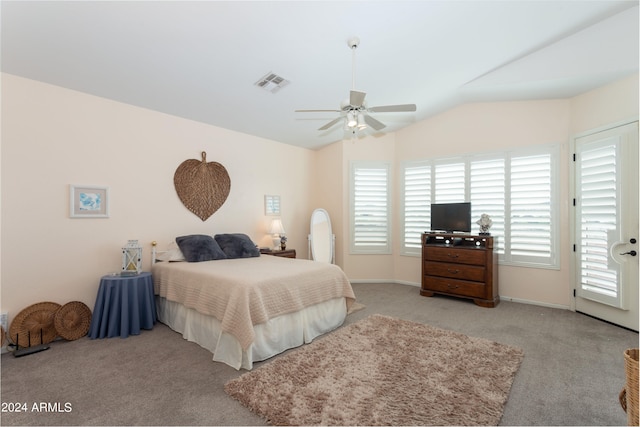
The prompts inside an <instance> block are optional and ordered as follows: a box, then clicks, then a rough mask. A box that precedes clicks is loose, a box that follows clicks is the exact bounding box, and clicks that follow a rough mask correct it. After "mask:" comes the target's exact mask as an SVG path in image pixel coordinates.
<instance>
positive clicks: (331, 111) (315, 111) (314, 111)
mask: <svg viewBox="0 0 640 427" xmlns="http://www.w3.org/2000/svg"><path fill="white" fill-rule="evenodd" d="M295 112H296V113H342V111H341V110H295Z"/></svg>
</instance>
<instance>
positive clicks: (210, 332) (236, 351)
mask: <svg viewBox="0 0 640 427" xmlns="http://www.w3.org/2000/svg"><path fill="white" fill-rule="evenodd" d="M156 308H157V312H158V320H159V321H160V322H162V323H164V324H165V325H167V326H169V327H170V328H171V329H173V330H174V331H176V332H178V333H180V334H182V337H183V338H184V339H186V340H187V341H191V342H195V343H196V344H198V345H200V346H201V347H203V348H206V349H207V350H209V351H210V352H211V353H213V360H214V361H216V362H223V363H226V364H227V365H229V366H231V367H232V368H235V369H238V370H239V369H247V370H251V369H252V368H253V362H259V361H262V360H266V359H268V358H270V357H272V356H275V355H276V354H280V353H282V352H283V351H285V350H288V349H290V348H294V347H298V346H301V345H302V344H305V343H310V342H311V341H313V339H314V338H316V337H318V336H320V335H322V334H325V333H327V332H329V331H332V330H334V329H336V328H337V327H339V326H340V325H342V323H344V320H345V318H346V317H347V304H346V301H345V298H334V299H332V300H329V301H325V302H323V303H320V304H316V305H313V306H310V307H307V308H305V309H303V310H301V311H297V312H295V313H291V314H285V315H282V316H278V317H275V318H273V319H271V320H269V321H268V322H267V323H263V324H260V325H255V326H254V331H255V336H256V338H255V340H254V342H253V343H252V344H251V346H250V347H249V348H248V349H247V350H246V351H243V350H242V346H241V345H240V343H239V342H238V340H237V339H236V338H235V337H234V336H233V335H231V334H229V333H226V332H222V330H221V327H220V321H219V320H217V319H216V318H214V317H211V316H207V315H204V314H201V313H199V312H197V311H195V310H193V309H190V308H186V307H185V306H183V305H182V304H179V303H176V302H173V301H169V300H167V299H165V298H162V297H160V296H156Z"/></svg>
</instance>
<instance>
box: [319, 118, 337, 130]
mask: <svg viewBox="0 0 640 427" xmlns="http://www.w3.org/2000/svg"><path fill="white" fill-rule="evenodd" d="M340 120H342V117H338V118H335V119H333V120H331V121H330V122H329V123H327V124H326V125H324V126H322V127H321V128H319V129H318V130H327V129H329V128H330V127H331V126H333V125H335V124H336V123H338V122H339V121H340Z"/></svg>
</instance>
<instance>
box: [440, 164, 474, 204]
mask: <svg viewBox="0 0 640 427" xmlns="http://www.w3.org/2000/svg"><path fill="white" fill-rule="evenodd" d="M465 175H466V174H465V164H464V162H460V163H440V164H436V166H435V186H434V188H433V190H434V191H435V193H434V196H435V197H434V198H435V203H459V202H464V201H466V197H465V182H466V181H465Z"/></svg>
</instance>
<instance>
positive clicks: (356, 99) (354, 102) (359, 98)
mask: <svg viewBox="0 0 640 427" xmlns="http://www.w3.org/2000/svg"><path fill="white" fill-rule="evenodd" d="M365 96H367V93H366V92H359V91H357V90H352V91H351V93H350V94H349V104H351V106H353V107H356V108H359V107H362V104H363V103H364V97H365Z"/></svg>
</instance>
